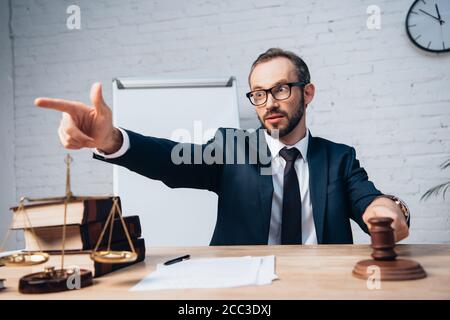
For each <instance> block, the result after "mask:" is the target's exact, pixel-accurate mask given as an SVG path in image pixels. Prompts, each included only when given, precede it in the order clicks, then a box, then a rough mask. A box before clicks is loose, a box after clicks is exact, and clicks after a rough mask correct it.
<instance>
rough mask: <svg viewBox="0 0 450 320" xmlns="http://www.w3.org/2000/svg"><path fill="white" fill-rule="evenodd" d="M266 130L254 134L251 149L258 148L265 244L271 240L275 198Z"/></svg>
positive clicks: (259, 193)
mask: <svg viewBox="0 0 450 320" xmlns="http://www.w3.org/2000/svg"><path fill="white" fill-rule="evenodd" d="M263 130H264V129H262V128H259V129H258V130H256V131H255V132H254V133H253V134H255V135H256V141H257V144H256V146H254V145H252V144H250V148H256V152H258V153H257V154H258V158H257V159H258V161H257V166H256V169H257V170H258V173H257V175H258V195H259V202H260V205H261V212H260V214H261V215H260V217H261V222H262V235H263V236H264V238H263V239H262V241H263V243H264V244H267V242H268V240H269V229H270V217H271V214H272V196H273V181H272V174H271V162H270V161H268V159H270V158H271V153H270V150H269V146H268V145H267V142H266V139H265V137H264V131H263Z"/></svg>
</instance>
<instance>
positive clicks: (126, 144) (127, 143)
mask: <svg viewBox="0 0 450 320" xmlns="http://www.w3.org/2000/svg"><path fill="white" fill-rule="evenodd" d="M117 129H119V131H120V133H121V134H122V138H123V142H122V146H121V147H120V149H119V150H117V151H116V152H114V153H111V154H106V153H103V152H101V151H100V150H98V149H97V148H93V149H92V152H94V153H95V154H98V155H99V156H102V157H103V158H105V159H114V158H119V157H121V156H123V155H124V154H125V152H127V151H128V149H130V137H128V133H127V132H126V131H125V130H123V129H122V128H117Z"/></svg>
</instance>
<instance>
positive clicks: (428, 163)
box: [1, 0, 450, 243]
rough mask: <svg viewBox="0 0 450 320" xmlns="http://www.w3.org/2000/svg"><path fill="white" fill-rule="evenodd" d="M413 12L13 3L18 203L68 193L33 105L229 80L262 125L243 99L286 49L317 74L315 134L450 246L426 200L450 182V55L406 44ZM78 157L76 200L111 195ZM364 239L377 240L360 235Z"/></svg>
mask: <svg viewBox="0 0 450 320" xmlns="http://www.w3.org/2000/svg"><path fill="white" fill-rule="evenodd" d="M411 3H412V1H411V0H397V1H387V0H383V1H372V0H371V1H362V0H360V1H358V0H346V1H336V2H334V1H333V2H331V1H325V0H321V1H314V0H308V1H298V0H292V1H256V0H255V1H249V0H241V1H231V0H224V1H197V0H195V1H192V0H190V1H181V0H176V1H175V0H166V1H143V0H141V1H138V0H136V1H119V0H114V1H112V0H108V1H100V0H96V1H87V0H83V1H56V0H54V1H48V0H45V1H44V0H34V1H33V0H28V1H26V0H14V1H13V7H12V11H13V32H14V51H15V68H14V71H15V101H14V107H15V109H14V117H15V119H14V120H15V139H13V141H14V152H15V169H16V172H15V177H16V178H15V183H16V200H17V199H18V197H19V196H21V195H24V194H26V195H29V196H38V195H39V196H50V195H58V194H61V193H62V192H63V190H64V163H63V156H64V154H65V151H64V149H63V148H62V147H61V146H60V145H59V142H58V138H57V135H56V129H57V126H58V123H59V119H60V114H58V113H57V112H51V111H43V110H39V109H37V108H35V107H34V106H33V104H32V102H33V99H34V98H35V97H36V96H42V95H49V96H54V97H62V98H67V99H78V100H81V101H85V102H88V97H89V88H90V85H91V84H92V83H93V82H94V81H102V82H103V83H104V85H105V96H106V100H107V101H108V102H111V90H110V82H111V79H112V78H113V77H117V76H155V77H156V76H178V75H180V76H183V77H191V76H218V75H230V74H232V75H235V76H236V77H237V80H238V84H239V103H240V110H241V119H242V124H243V127H244V128H249V127H256V126H257V125H258V121H257V120H256V116H255V113H254V111H253V110H252V108H251V107H250V105H249V103H248V102H247V101H246V99H245V98H244V93H245V92H246V91H247V89H248V88H247V80H246V79H247V73H248V70H249V67H250V64H251V63H252V62H253V60H254V59H255V58H256V57H257V55H258V54H259V53H261V52H262V51H264V50H266V49H267V48H268V47H273V46H280V47H283V48H286V49H290V50H293V51H295V52H297V53H299V54H300V55H301V56H302V57H303V58H304V59H305V61H306V62H307V63H308V65H309V66H310V70H311V74H312V81H313V82H314V83H315V84H316V87H317V94H316V97H315V99H314V101H313V103H312V104H311V105H310V108H309V111H308V123H309V127H310V128H311V131H312V134H313V135H318V136H323V137H325V138H328V139H331V140H334V141H337V142H343V143H347V144H350V145H352V146H354V147H355V148H356V150H357V154H358V156H359V158H360V160H361V162H362V165H363V166H364V167H365V168H366V170H367V171H368V173H369V176H370V177H371V179H372V180H373V181H374V182H375V183H376V186H377V187H378V188H379V189H381V190H382V191H384V192H387V193H394V194H397V195H398V196H400V197H401V198H404V199H405V200H406V201H407V202H408V204H409V205H410V208H411V211H412V215H413V218H412V227H411V236H410V237H409V239H408V240H407V242H412V243H434V242H437V243H449V242H450V222H449V217H450V206H449V205H448V204H449V200H448V199H447V200H446V201H443V200H442V199H441V198H435V199H430V200H428V201H426V202H420V201H419V198H420V196H421V194H423V193H424V192H425V191H426V190H427V189H428V188H429V187H431V186H433V185H436V184H438V183H440V182H443V181H445V180H446V179H447V180H448V179H449V178H448V177H449V171H447V172H441V171H440V170H439V168H438V164H439V163H441V162H443V161H444V159H445V158H448V157H449V155H450V131H449V122H450V106H449V103H450V90H449V77H450V74H449V72H448V70H450V54H445V55H435V54H430V53H425V52H422V51H420V50H418V49H417V48H416V47H414V46H413V45H412V44H411V43H410V42H409V40H408V38H407V36H406V33H405V30H404V19H405V16H406V12H407V10H408V8H409V6H410V5H411ZM71 4H78V5H79V6H80V7H81V30H73V31H72V30H68V29H67V28H66V17H67V14H66V13H65V11H66V8H67V6H69V5H71ZM371 4H376V5H378V6H380V8H381V11H382V21H381V22H382V28H381V30H368V29H367V27H366V19H367V14H366V8H367V6H369V5H371ZM3 5H4V4H3ZM2 12H3V10H2ZM2 21H3V20H2ZM3 25H4V23H2V28H3V27H4V26H3ZM2 39H4V38H2ZM3 41H4V40H2V44H3ZM1 63H2V64H4V63H5V62H4V59H2V62H1ZM72 156H73V157H74V158H75V162H74V168H73V172H74V175H73V188H74V191H75V192H76V193H77V194H87V193H89V194H103V193H109V192H111V191H112V177H111V176H112V168H111V167H110V166H108V165H105V164H103V163H101V162H99V161H94V160H92V159H91V153H90V152H89V151H88V150H85V151H79V152H72ZM355 238H356V241H357V242H367V241H368V237H366V236H365V235H361V233H360V232H359V230H356V231H355Z"/></svg>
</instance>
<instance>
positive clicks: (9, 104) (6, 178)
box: [0, 0, 20, 249]
mask: <svg viewBox="0 0 450 320" xmlns="http://www.w3.org/2000/svg"><path fill="white" fill-rule="evenodd" d="M8 24H9V6H8V1H5V0H2V1H0V61H1V62H0V97H1V100H0V150H2V152H0V246H1V245H2V242H3V239H4V237H3V235H5V234H6V231H7V230H8V228H9V225H10V223H11V218H12V216H11V214H10V212H9V211H8V208H9V207H10V206H12V205H13V204H14V197H15V185H14V184H15V181H14V104H13V102H14V99H13V97H14V92H13V60H12V57H13V54H12V43H11V40H10V38H9V27H8ZM16 236H17V235H15V234H12V235H11V237H10V238H9V241H8V242H7V243H6V244H5V249H11V248H13V247H14V245H15V242H16ZM18 236H20V235H18ZM0 249H1V248H0Z"/></svg>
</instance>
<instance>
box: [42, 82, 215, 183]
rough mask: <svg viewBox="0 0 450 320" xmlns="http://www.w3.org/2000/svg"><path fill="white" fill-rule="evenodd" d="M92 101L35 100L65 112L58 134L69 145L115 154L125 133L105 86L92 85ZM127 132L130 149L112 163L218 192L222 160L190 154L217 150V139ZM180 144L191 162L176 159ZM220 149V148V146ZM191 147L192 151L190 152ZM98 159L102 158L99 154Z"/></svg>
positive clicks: (165, 181) (44, 106)
mask: <svg viewBox="0 0 450 320" xmlns="http://www.w3.org/2000/svg"><path fill="white" fill-rule="evenodd" d="M91 102H92V106H88V105H85V104H83V103H81V102H78V101H69V100H63V99H52V98H37V99H36V100H35V104H36V105H37V106H39V107H42V108H48V109H53V110H57V111H60V112H62V119H61V123H60V126H59V128H58V135H59V138H60V141H61V144H62V145H63V146H64V147H65V148H67V149H73V150H77V149H82V148H96V149H98V150H100V151H101V152H103V153H104V154H113V153H115V152H117V151H118V150H120V148H121V147H122V146H123V136H122V133H121V132H120V130H119V129H117V128H115V127H114V126H113V122H112V112H111V109H110V108H109V107H108V105H107V104H106V103H105V101H104V99H103V96H102V87H101V85H100V84H99V83H96V84H94V85H93V86H92V88H91ZM127 134H128V135H129V139H130V146H129V149H128V150H126V152H125V153H124V154H123V155H122V156H120V157H118V158H116V159H114V160H113V159H111V160H109V161H108V162H111V163H116V164H119V165H122V166H125V167H127V168H128V169H130V170H133V171H135V172H137V173H139V174H142V175H145V176H147V177H149V178H152V179H157V180H161V181H163V182H164V183H165V184H167V185H168V186H170V187H174V188H175V187H187V188H199V189H208V190H211V191H215V192H217V190H218V188H219V179H220V173H221V167H222V166H221V165H220V163H219V164H206V163H204V162H203V161H201V162H198V161H189V158H190V157H192V158H193V157H195V156H196V155H198V154H199V153H201V154H203V151H204V150H205V149H207V151H210V149H214V148H215V147H216V145H217V144H218V141H217V140H216V139H213V140H211V141H210V142H208V143H207V144H205V145H194V144H179V143H177V142H174V141H170V140H167V139H159V138H154V137H144V136H142V135H139V134H137V133H133V132H131V131H128V132H127ZM176 146H178V147H182V148H181V151H180V152H179V155H181V156H185V157H184V158H183V159H187V160H188V161H184V163H183V162H181V163H180V162H177V161H173V157H172V149H173V148H174V147H176ZM218 148H220V146H219V145H218ZM189 150H191V151H192V154H188V153H189ZM219 151H220V150H219ZM183 152H184V154H183ZM213 152H214V151H213ZM210 153H211V152H209V154H210ZM98 158H101V157H100V156H98ZM192 158H191V159H192ZM102 160H105V161H107V160H106V159H102ZM197 163H198V164H197Z"/></svg>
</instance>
